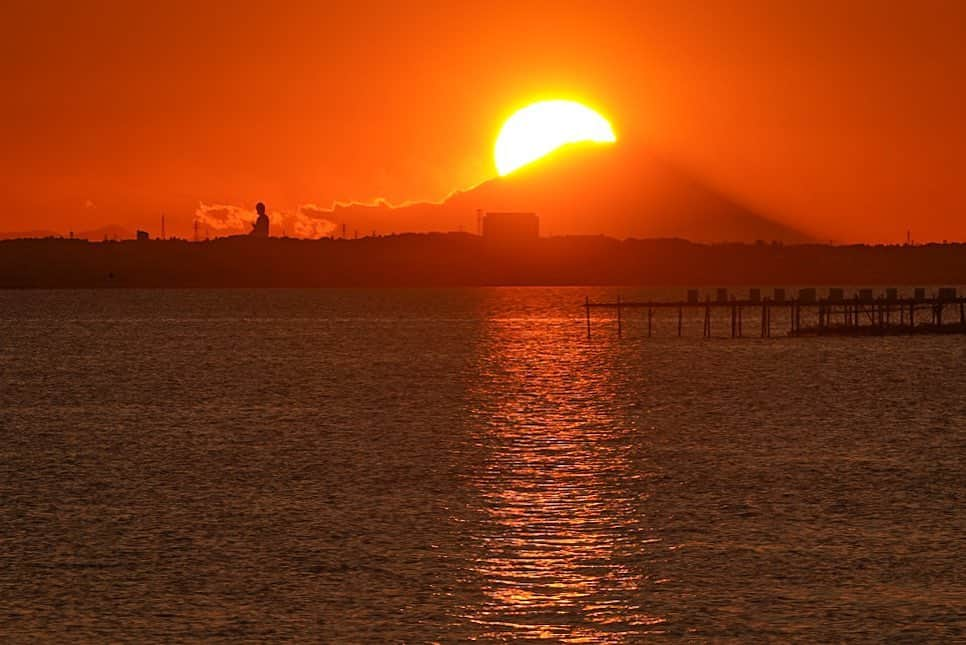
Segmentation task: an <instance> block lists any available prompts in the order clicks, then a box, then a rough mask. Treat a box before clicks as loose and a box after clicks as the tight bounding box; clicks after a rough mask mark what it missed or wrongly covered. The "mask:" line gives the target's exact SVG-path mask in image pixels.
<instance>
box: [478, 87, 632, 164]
mask: <svg viewBox="0 0 966 645" xmlns="http://www.w3.org/2000/svg"><path fill="white" fill-rule="evenodd" d="M616 140H617V137H616V136H615V135H614V129H613V128H612V127H611V125H610V123H609V122H608V121H607V119H605V118H604V117H602V116H601V115H600V114H598V113H597V112H595V111H594V110H592V109H590V108H589V107H587V106H585V105H581V104H580V103H577V102H574V101H541V102H540V103H534V104H532V105H529V106H527V107H525V108H523V109H522V110H519V111H517V112H516V113H514V114H513V116H511V117H510V118H509V119H507V121H506V123H504V124H503V128H502V129H501V130H500V135H499V136H498V137H497V139H496V146H495V148H494V151H493V157H494V161H495V163H496V169H497V171H498V172H499V173H500V175H508V174H510V173H511V172H513V171H514V170H516V169H517V168H519V167H521V166H525V165H526V164H528V163H530V162H532V161H536V160H537V159H540V158H541V157H543V156H545V155H547V154H550V153H551V152H553V151H554V150H556V149H557V148H559V147H560V146H563V145H566V144H568V143H577V142H579V141H594V142H598V143H612V142H614V141H616Z"/></svg>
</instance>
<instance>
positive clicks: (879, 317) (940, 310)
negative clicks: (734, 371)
mask: <svg viewBox="0 0 966 645" xmlns="http://www.w3.org/2000/svg"><path fill="white" fill-rule="evenodd" d="M829 291H830V295H829V297H826V298H818V297H816V290H815V289H811V288H810V289H801V290H799V294H798V297H795V298H792V299H785V298H784V290H782V289H777V290H776V296H777V297H773V298H761V297H760V290H758V289H752V290H751V294H750V295H749V297H747V298H745V299H741V300H739V299H736V298H735V297H733V296H732V297H730V298H729V297H728V296H727V292H726V290H724V289H718V290H717V296H718V297H717V298H715V299H713V300H712V299H711V298H710V297H708V296H706V297H705V299H704V300H699V299H698V298H697V290H694V289H692V290H689V294H688V295H689V297H688V299H687V300H682V301H646V302H644V301H630V300H622V299H621V296H617V299H616V300H615V301H613V302H591V301H590V298H589V297H588V298H585V301H584V304H583V307H584V310H585V312H586V319H587V338H590V337H591V312H592V311H594V310H597V309H608V310H614V311H615V312H616V323H617V335H618V337H622V336H623V335H624V326H625V315H626V313H628V312H629V311H632V310H645V311H646V312H647V313H646V325H647V337H648V338H650V337H651V336H652V335H653V333H654V326H655V325H654V322H655V314H656V313H657V312H665V316H664V317H665V318H666V312H667V311H671V312H673V315H674V316H675V317H676V322H677V335H678V336H681V335H682V334H683V330H684V320H685V312H691V313H692V314H694V313H699V314H703V323H704V324H703V328H702V329H703V332H702V335H703V337H705V338H710V337H711V336H712V325H713V322H714V321H715V319H716V318H718V319H719V320H720V318H721V317H722V316H721V312H722V310H723V311H724V313H725V317H726V320H727V319H728V318H730V335H731V338H742V337H744V336H745V326H746V324H748V323H753V324H755V326H756V327H759V328H760V329H758V330H756V332H755V333H753V334H751V335H753V336H760V337H761V338H770V337H771V336H772V330H773V327H774V325H773V323H772V319H773V314H774V313H775V312H776V311H777V312H779V313H787V315H786V316H784V318H785V321H786V324H787V332H786V333H787V335H788V336H881V335H905V334H966V297H959V295H958V294H957V292H956V290H955V289H953V288H942V289H939V291H938V292H936V293H935V294H933V295H932V296H928V297H927V296H926V295H925V290H924V289H916V295H915V296H914V297H911V298H900V297H899V296H898V293H897V290H896V289H888V290H886V293H885V294H881V295H879V296H873V295H872V290H870V289H862V290H861V291H860V292H859V293H856V294H855V295H854V296H853V297H852V298H846V297H844V294H843V290H841V289H830V290H829ZM716 313H717V316H716V315H715V314H716ZM689 318H690V319H693V317H689ZM726 324H727V322H726Z"/></svg>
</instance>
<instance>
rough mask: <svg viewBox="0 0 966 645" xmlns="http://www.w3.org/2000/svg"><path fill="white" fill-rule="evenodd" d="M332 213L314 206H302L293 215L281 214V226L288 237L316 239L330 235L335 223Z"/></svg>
mask: <svg viewBox="0 0 966 645" xmlns="http://www.w3.org/2000/svg"><path fill="white" fill-rule="evenodd" d="M331 215H332V211H330V210H327V209H325V208H322V207H321V206H317V205H315V204H303V205H301V206H299V207H298V210H297V211H296V212H295V213H293V214H286V213H282V214H281V224H282V226H283V227H284V230H285V233H286V234H287V235H288V236H289V237H307V238H318V237H323V236H325V235H328V234H330V233H332V232H333V231H334V230H335V229H336V225H335V222H333V221H332V220H330V219H329V217H330V216H331Z"/></svg>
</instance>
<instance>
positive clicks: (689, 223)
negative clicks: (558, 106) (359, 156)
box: [332, 143, 811, 242]
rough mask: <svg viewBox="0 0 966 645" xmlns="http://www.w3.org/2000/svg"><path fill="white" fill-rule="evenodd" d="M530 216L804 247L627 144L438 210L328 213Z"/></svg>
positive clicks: (468, 225) (643, 233)
mask: <svg viewBox="0 0 966 645" xmlns="http://www.w3.org/2000/svg"><path fill="white" fill-rule="evenodd" d="M478 209H479V210H482V211H484V212H486V211H533V212H536V213H537V214H538V215H539V216H540V227H541V232H542V233H543V234H544V235H547V234H550V235H607V236H611V237H617V238H631V237H633V238H668V237H676V238H683V239H688V240H691V241H694V242H753V241H756V240H768V241H770V240H780V241H783V242H806V241H811V238H809V236H807V235H805V234H804V233H802V232H800V231H797V230H795V229H793V228H790V227H788V226H786V225H784V224H781V223H779V222H777V221H774V220H772V219H769V218H768V217H765V216H763V215H761V214H758V213H756V212H754V211H753V210H752V209H750V208H748V207H746V206H744V205H742V204H740V203H738V202H737V201H736V200H734V199H732V198H730V197H728V196H726V195H724V194H723V193H721V192H719V191H716V190H715V189H713V188H711V187H710V186H708V185H706V184H705V183H703V182H701V181H700V180H698V179H697V178H695V177H693V176H691V175H689V174H688V173H687V172H685V171H683V170H682V169H680V168H678V167H676V166H674V165H673V164H671V163H669V162H667V161H664V160H662V159H660V158H658V157H657V156H655V155H653V154H651V153H649V152H647V151H646V150H644V149H643V148H642V147H639V146H633V145H630V144H621V143H619V144H616V145H607V144H603V145H602V144H571V145H568V146H564V147H563V148H560V149H559V150H557V151H556V152H555V153H553V154H552V155H550V156H548V157H546V158H544V159H542V160H540V161H538V162H535V163H533V164H530V165H528V166H525V167H523V168H521V169H519V170H517V171H516V172H514V173H512V174H510V175H507V176H505V177H497V178H495V179H491V180H489V181H486V182H484V183H482V184H480V185H478V186H476V187H474V188H472V189H469V190H467V191H462V192H457V193H454V194H452V195H450V196H449V197H448V198H447V199H446V200H445V201H444V202H442V203H435V204H434V203H417V204H409V205H405V206H400V207H391V206H388V205H386V204H379V205H376V206H362V205H355V204H353V205H347V206H337V207H336V208H335V209H334V210H333V212H332V219H333V220H334V221H336V222H337V223H338V224H340V225H341V223H343V222H345V223H346V225H347V228H349V229H350V230H352V229H357V230H360V231H364V232H368V231H369V230H378V231H379V232H382V233H386V232H400V231H451V230H457V229H458V228H462V229H463V230H466V231H475V230H476V212H477V210H478Z"/></svg>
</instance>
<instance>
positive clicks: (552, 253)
mask: <svg viewBox="0 0 966 645" xmlns="http://www.w3.org/2000/svg"><path fill="white" fill-rule="evenodd" d="M944 283H945V284H963V283H966V244H932V245H924V246H826V245H811V244H805V245H785V246H782V245H778V244H719V245H704V244H694V243H691V242H687V241H684V240H673V239H665V240H635V239H629V240H623V241H620V240H615V239H612V238H606V237H550V238H540V239H538V240H534V241H531V242H526V243H520V244H516V245H511V246H505V245H502V246H501V245H497V244H494V243H492V242H490V241H487V240H485V239H483V238H480V237H477V236H475V235H469V234H463V233H445V234H444V233H438V234H406V235H398V236H386V237H369V238H362V239H359V240H341V239H337V240H333V239H325V240H296V239H288V238H270V239H253V238H249V237H236V238H225V239H219V240H213V241H209V242H197V243H192V242H186V241H183V240H167V241H160V240H152V241H140V242H136V241H124V242H100V243H95V242H87V241H83V240H66V239H43V240H8V241H0V287H4V288H86V287H350V286H472V285H576V284H600V285H603V284H624V285H694V286H700V285H721V286H726V285H796V284H799V285H801V284H840V285H862V284H868V285H872V284H895V285H903V284H905V285H916V284H922V285H926V284H944Z"/></svg>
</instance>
